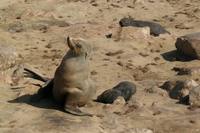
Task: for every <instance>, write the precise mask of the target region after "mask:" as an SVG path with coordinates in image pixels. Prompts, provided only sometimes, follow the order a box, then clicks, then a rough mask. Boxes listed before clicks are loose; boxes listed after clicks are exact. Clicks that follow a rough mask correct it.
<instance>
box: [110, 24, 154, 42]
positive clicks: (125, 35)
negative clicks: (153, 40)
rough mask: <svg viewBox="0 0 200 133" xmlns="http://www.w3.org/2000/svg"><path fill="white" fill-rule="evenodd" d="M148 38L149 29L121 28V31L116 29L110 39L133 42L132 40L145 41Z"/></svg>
mask: <svg viewBox="0 0 200 133" xmlns="http://www.w3.org/2000/svg"><path fill="white" fill-rule="evenodd" d="M149 37H150V29H149V27H143V28H137V27H123V28H122V29H121V30H120V28H119V29H116V30H115V31H114V33H113V34H112V38H114V39H116V40H133V39H147V38H149Z"/></svg>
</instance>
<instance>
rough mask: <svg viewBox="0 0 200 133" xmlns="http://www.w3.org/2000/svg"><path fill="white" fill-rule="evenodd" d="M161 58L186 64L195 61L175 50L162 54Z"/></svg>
mask: <svg viewBox="0 0 200 133" xmlns="http://www.w3.org/2000/svg"><path fill="white" fill-rule="evenodd" d="M161 56H162V57H163V58H164V59H165V60H167V61H170V62H172V61H181V62H187V61H192V60H195V59H194V58H191V57H188V56H185V55H183V54H181V53H179V52H178V51H177V50H172V51H168V52H165V53H162V54H161Z"/></svg>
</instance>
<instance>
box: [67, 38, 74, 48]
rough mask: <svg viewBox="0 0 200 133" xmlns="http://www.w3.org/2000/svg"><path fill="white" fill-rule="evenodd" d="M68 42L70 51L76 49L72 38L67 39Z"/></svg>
mask: <svg viewBox="0 0 200 133" xmlns="http://www.w3.org/2000/svg"><path fill="white" fill-rule="evenodd" d="M66 42H67V45H68V47H69V48H70V49H74V47H73V44H72V41H71V38H70V37H69V36H68V37H67V39H66Z"/></svg>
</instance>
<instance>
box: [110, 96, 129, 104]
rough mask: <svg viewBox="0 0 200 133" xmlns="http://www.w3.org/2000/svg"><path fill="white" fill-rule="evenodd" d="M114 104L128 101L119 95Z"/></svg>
mask: <svg viewBox="0 0 200 133" xmlns="http://www.w3.org/2000/svg"><path fill="white" fill-rule="evenodd" d="M113 104H114V105H125V104H126V101H125V99H124V98H123V97H122V96H119V97H118V98H117V99H116V100H115V101H114V103H113Z"/></svg>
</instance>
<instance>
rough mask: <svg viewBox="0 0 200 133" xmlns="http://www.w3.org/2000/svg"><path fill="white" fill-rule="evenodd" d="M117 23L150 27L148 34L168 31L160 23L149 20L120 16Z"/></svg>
mask: <svg viewBox="0 0 200 133" xmlns="http://www.w3.org/2000/svg"><path fill="white" fill-rule="evenodd" d="M119 25H120V26H121V27H127V26H133V27H149V28H150V34H151V35H153V36H159V35H160V34H165V33H168V34H170V32H169V31H167V30H166V29H165V28H164V27H162V26H161V25H160V24H158V23H155V22H151V21H143V20H135V19H133V18H131V17H128V18H122V19H121V20H120V21H119Z"/></svg>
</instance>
